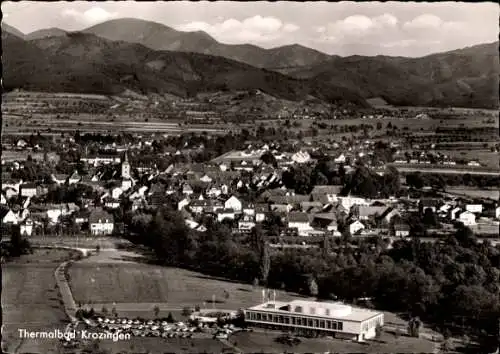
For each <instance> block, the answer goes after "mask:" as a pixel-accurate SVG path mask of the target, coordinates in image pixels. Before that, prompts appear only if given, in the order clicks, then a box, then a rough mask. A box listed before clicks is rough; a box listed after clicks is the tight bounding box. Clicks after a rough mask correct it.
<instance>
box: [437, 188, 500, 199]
mask: <svg viewBox="0 0 500 354" xmlns="http://www.w3.org/2000/svg"><path fill="white" fill-rule="evenodd" d="M446 192H447V193H450V194H456V195H460V196H466V197H471V198H488V199H493V200H498V198H499V197H500V191H498V189H476V188H467V187H449V188H446Z"/></svg>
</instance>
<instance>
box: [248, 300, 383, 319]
mask: <svg viewBox="0 0 500 354" xmlns="http://www.w3.org/2000/svg"><path fill="white" fill-rule="evenodd" d="M248 310H257V311H258V310H260V311H266V312H274V313H297V314H303V315H310V316H317V317H324V318H333V319H339V320H340V319H344V320H346V321H354V322H362V321H365V320H368V319H370V318H372V317H374V316H376V315H378V314H380V312H376V311H372V310H367V309H362V308H359V307H352V306H350V305H346V304H343V303H340V302H319V301H307V300H293V301H290V302H285V301H268V302H265V303H262V304H260V305H256V306H253V307H250V308H249V309H248Z"/></svg>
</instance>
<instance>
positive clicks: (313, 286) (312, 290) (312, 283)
mask: <svg viewBox="0 0 500 354" xmlns="http://www.w3.org/2000/svg"><path fill="white" fill-rule="evenodd" d="M308 286H309V294H310V295H311V296H318V284H317V283H316V279H314V278H312V277H311V278H310V279H309V284H308Z"/></svg>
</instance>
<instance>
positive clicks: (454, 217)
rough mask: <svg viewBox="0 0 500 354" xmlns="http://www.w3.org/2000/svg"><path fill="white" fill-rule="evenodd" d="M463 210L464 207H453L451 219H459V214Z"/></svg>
mask: <svg viewBox="0 0 500 354" xmlns="http://www.w3.org/2000/svg"><path fill="white" fill-rule="evenodd" d="M461 211H462V209H460V208H459V207H456V208H453V209H451V211H450V219H451V220H455V219H457V218H458V215H459V214H460V212H461Z"/></svg>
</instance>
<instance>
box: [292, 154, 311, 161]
mask: <svg viewBox="0 0 500 354" xmlns="http://www.w3.org/2000/svg"><path fill="white" fill-rule="evenodd" d="M291 159H292V161H293V162H295V163H306V162H309V161H311V156H310V155H309V153H308V152H307V151H299V152H297V153H295V154H293V155H292V157H291Z"/></svg>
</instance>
